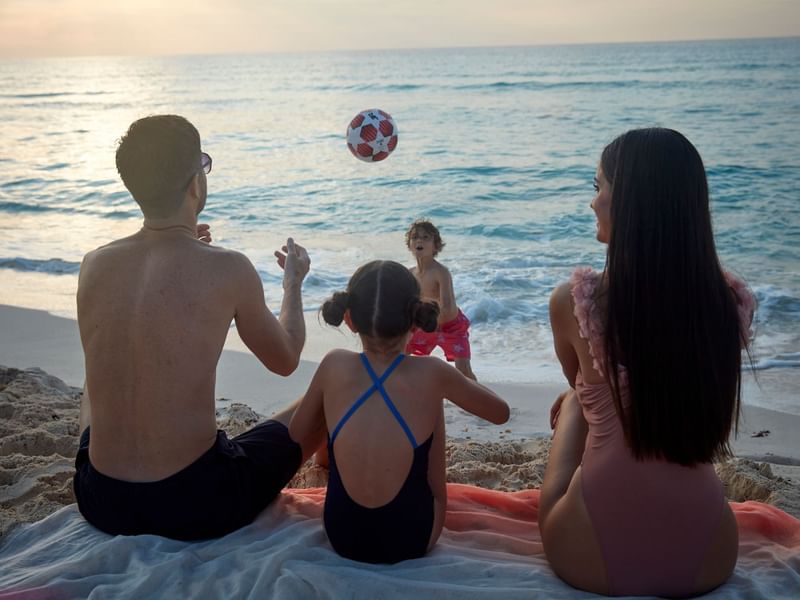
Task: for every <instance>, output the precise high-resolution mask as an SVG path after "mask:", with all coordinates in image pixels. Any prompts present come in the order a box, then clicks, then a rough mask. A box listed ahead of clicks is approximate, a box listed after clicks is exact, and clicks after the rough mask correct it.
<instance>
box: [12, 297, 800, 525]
mask: <svg viewBox="0 0 800 600" xmlns="http://www.w3.org/2000/svg"><path fill="white" fill-rule="evenodd" d="M314 321H315V320H314ZM312 326H313V325H309V327H312ZM319 327H320V329H322V326H321V325H319ZM0 330H2V331H3V338H2V340H0V366H2V367H5V368H2V369H0V416H2V417H3V419H2V420H1V421H0V521H1V522H2V523H0V539H1V538H2V535H4V533H5V532H7V531H8V529H9V528H11V527H13V526H15V525H16V524H19V523H24V522H31V521H36V520H38V519H41V518H43V517H44V516H46V515H48V514H50V513H51V512H53V511H54V510H56V509H58V508H60V507H61V506H63V505H65V504H71V503H72V502H74V498H73V496H72V486H71V477H72V474H73V472H74V470H73V469H74V468H73V464H72V463H73V460H74V453H75V449H76V448H77V442H78V424H77V420H78V407H79V400H80V393H81V387H82V384H83V353H82V350H81V346H80V339H79V335H78V330H77V323H76V322H75V321H72V320H70V319H64V318H61V317H55V316H53V315H50V314H48V313H46V312H44V311H36V310H29V309H22V308H18V307H13V306H6V305H0ZM323 333H324V335H321V336H318V335H317V331H315V330H313V329H310V328H309V332H308V338H309V341H310V344H308V346H309V347H308V348H307V349H308V352H306V351H305V350H304V353H303V359H302V360H301V363H300V366H299V367H298V369H297V371H295V373H293V374H292V375H291V376H289V377H285V378H284V377H279V376H277V375H274V374H271V373H269V372H268V371H267V370H266V369H265V368H264V367H263V366H262V365H261V364H260V363H259V361H258V360H257V359H256V358H255V357H254V356H252V355H249V354H244V353H242V352H238V351H236V350H233V349H230V347H235V344H229V345H226V349H225V350H224V351H223V353H222V356H221V359H220V363H219V366H218V368H217V391H216V398H217V401H216V405H217V420H218V425H219V426H220V428H223V429H225V430H226V431H228V433H229V434H230V435H235V434H237V433H239V432H241V431H243V430H244V429H246V428H248V427H250V426H252V425H253V424H255V422H257V421H258V420H261V419H263V418H265V417H268V416H269V415H270V414H272V413H273V412H274V411H275V410H276V409H278V408H280V407H282V406H284V405H286V404H288V403H289V402H292V401H294V400H295V399H296V398H298V397H300V396H301V395H302V394H303V393H304V391H305V388H306V386H307V384H308V381H310V378H311V376H312V374H313V372H314V370H315V368H316V362H314V361H313V360H309V359H307V358H306V356H309V357H318V360H319V359H321V357H322V356H323V355H324V354H325V352H327V350H328V349H329V348H331V347H334V346H336V347H343V346H344V347H349V348H350V349H353V350H356V349H357V345H356V339H355V338H351V337H350V336H346V335H344V334H342V333H340V332H338V331H337V330H332V329H330V328H325V330H324V332H323ZM234 335H235V334H234ZM237 341H238V340H237ZM348 343H349V344H350V345H349V346H348ZM326 345H327V347H326ZM778 375H780V373H778ZM486 385H487V386H488V387H490V388H491V389H493V390H494V391H495V392H496V393H498V394H499V395H500V396H501V397H503V398H504V399H506V401H507V402H508V403H509V405H510V406H511V409H512V410H511V418H510V420H509V422H508V423H506V424H505V425H502V426H495V425H492V424H490V423H488V422H483V421H480V420H479V419H477V418H475V417H473V416H471V415H468V414H467V413H464V412H463V411H461V410H460V409H458V408H457V407H455V405H452V404H451V403H447V402H446V404H445V420H446V427H447V434H448V442H447V457H448V481H450V482H452V483H469V484H472V485H478V486H481V487H487V488H492V489H500V490H506V491H511V490H518V489H525V488H530V487H538V486H539V485H540V484H541V479H542V476H543V474H544V468H545V466H546V463H547V455H548V451H549V444H550V428H549V411H550V406H551V404H552V402H553V400H554V399H555V397H556V395H557V394H558V393H559V392H560V391H561V390H562V389H563V387H564V386H562V385H559V384H551V383H543V384H529V383H509V382H505V383H491V382H490V383H487V384H486ZM265 389H267V390H269V391H270V394H271V398H272V400H271V401H269V400H267V399H265V398H264V397H263V390H265ZM745 392H746V390H744V391H743V399H744V400H745V402H746V400H747V396H746V395H745ZM797 430H800V416H798V415H794V414H790V413H784V412H779V411H775V410H770V409H765V408H760V407H758V406H752V405H749V404H745V405H744V406H743V413H742V419H741V421H740V423H739V434H738V436H737V437H736V438H735V439H734V440H733V441H732V447H733V451H734V456H735V457H734V458H733V459H732V460H730V461H727V462H725V463H720V464H718V465H716V467H717V471H718V474H719V475H720V478H721V479H722V480H723V482H724V483H725V486H726V493H727V496H728V498H729V499H731V500H737V501H742V500H748V499H749V500H760V501H765V502H768V503H772V504H775V505H776V506H778V507H779V508H782V509H783V510H785V511H787V512H789V513H790V514H792V515H794V516H795V517H798V518H800V440H798V438H797V435H796V431H797ZM326 480H327V473H326V472H321V470H320V468H318V467H317V468H313V467H309V466H308V465H307V466H306V467H305V468H304V469H302V470H301V472H300V474H299V475H298V476H297V477H295V480H293V485H295V486H297V487H317V486H321V485H324V484H325V482H326Z"/></svg>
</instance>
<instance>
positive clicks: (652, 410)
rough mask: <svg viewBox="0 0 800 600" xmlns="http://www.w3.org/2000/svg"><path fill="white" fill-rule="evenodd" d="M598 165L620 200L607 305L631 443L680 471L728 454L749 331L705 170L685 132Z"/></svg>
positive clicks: (609, 359) (645, 135) (659, 135)
mask: <svg viewBox="0 0 800 600" xmlns="http://www.w3.org/2000/svg"><path fill="white" fill-rule="evenodd" d="M600 167H601V169H602V171H603V174H604V175H605V177H606V179H607V180H608V182H609V183H610V185H611V189H612V195H611V236H610V239H609V244H608V255H607V257H606V267H605V277H606V280H607V287H606V288H605V290H606V293H607V296H606V298H605V299H604V300H603V299H600V298H598V300H599V301H600V305H601V306H602V305H603V304H605V307H606V311H607V313H606V335H605V365H606V370H607V373H608V379H609V384H610V386H611V390H612V393H613V397H614V402H615V404H616V408H617V412H618V414H619V415H620V418H621V419H622V424H623V427H624V430H625V435H626V438H627V441H628V444H629V445H630V447H631V449H632V451H633V453H634V455H635V456H636V457H637V458H639V459H644V458H663V459H666V460H668V461H671V462H675V463H679V464H682V465H693V464H696V463H701V462H710V461H712V460H713V459H714V458H721V457H725V456H729V455H730V453H731V449H730V445H729V443H728V438H729V435H730V432H731V427H732V425H735V427H737V428H738V423H739V410H740V397H741V390H740V387H741V348H742V345H743V344H744V343H745V339H746V337H745V336H746V333H745V332H743V331H741V330H740V329H741V326H740V323H739V318H738V316H737V309H736V298H735V296H734V293H733V291H732V290H731V289H730V287H729V285H728V283H727V282H726V280H725V276H724V275H723V272H722V268H721V267H720V263H719V259H718V258H717V253H716V248H715V246H714V236H713V233H712V228H711V215H710V212H709V198H708V184H707V182H706V173H705V169H704V167H703V161H702V159H701V158H700V155H699V154H698V152H697V150H696V149H695V147H694V146H693V145H692V144H691V142H689V140H687V139H686V138H685V137H684V136H683V135H681V134H680V133H678V132H677V131H673V130H671V129H638V130H633V131H629V132H627V133H625V134H623V135H621V136H619V137H618V138H617V139H615V140H614V141H613V142H611V144H609V145H608V146H607V147H606V148H605V149H604V150H603V154H602V157H601V160H600ZM620 365H624V367H625V369H626V371H627V378H628V389H629V393H630V406H627V407H624V406H623V405H622V401H621V395H620V385H621V384H620V381H621V373H620V368H619V367H620Z"/></svg>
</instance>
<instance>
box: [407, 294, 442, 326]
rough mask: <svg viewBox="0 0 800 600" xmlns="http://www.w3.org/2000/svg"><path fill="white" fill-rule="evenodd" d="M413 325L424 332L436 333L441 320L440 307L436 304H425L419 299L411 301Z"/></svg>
mask: <svg viewBox="0 0 800 600" xmlns="http://www.w3.org/2000/svg"><path fill="white" fill-rule="evenodd" d="M410 309H411V324H412V325H416V326H417V327H419V328H420V329H422V331H426V332H428V333H430V332H431V331H436V327H437V325H438V320H439V305H438V304H437V303H436V302H424V301H422V300H420V299H419V298H415V299H414V300H412V301H411V306H410Z"/></svg>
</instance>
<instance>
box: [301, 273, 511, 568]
mask: <svg viewBox="0 0 800 600" xmlns="http://www.w3.org/2000/svg"><path fill="white" fill-rule="evenodd" d="M322 316H323V318H324V319H325V322H326V323H328V324H330V325H339V324H341V322H342V321H344V322H345V323H346V324H347V326H348V327H349V328H350V329H351V330H352V331H354V332H356V333H357V334H358V335H359V337H360V338H361V344H362V346H363V349H364V351H363V352H362V353H360V354H359V353H355V352H351V351H349V350H332V351H331V352H329V353H328V354H327V355H326V356H325V358H323V359H322V362H321V363H320V365H319V367H318V368H317V371H316V373H315V374H314V377H313V378H312V380H311V384H310V385H309V388H308V391H307V392H306V394H305V396H304V397H303V399H302V401H301V403H300V406H299V407H298V408H297V410H296V412H295V414H294V416H293V417H292V420H291V423H290V425H289V431H290V434H291V436H292V438H293V439H294V440H296V441H298V442H300V441H301V440H304V441H308V440H313V439H315V437H316V436H318V435H319V432H320V431H321V430H327V432H328V454H329V459H330V479H329V481H328V491H327V494H326V498H325V510H324V515H323V520H324V524H325V531H326V533H327V534H328V539H329V540H330V542H331V545H332V546H333V548H334V549H335V550H336V552H338V553H339V554H340V555H342V556H344V557H346V558H351V559H354V560H359V561H363V562H370V563H395V562H398V561H401V560H406V559H410V558H418V557H420V556H423V555H424V554H425V553H427V551H428V550H429V549H430V548H431V547H432V546H433V545H434V544H435V543H436V540H437V539H438V538H439V534H440V533H441V531H442V525H443V524H444V515H445V508H446V505H447V490H446V485H445V481H446V480H445V430H444V411H443V399H444V398H445V396H446V397H447V398H448V399H449V400H450V401H451V402H453V403H454V404H456V405H458V406H459V407H461V408H462V409H464V410H466V411H468V412H470V413H472V414H474V415H477V416H479V417H481V418H484V419H486V420H488V421H491V422H492V423H496V424H501V423H505V422H506V421H507V420H508V416H509V409H508V405H507V404H506V403H505V402H504V401H503V400H502V399H501V398H499V397H498V396H497V395H496V394H495V393H494V392H492V391H491V390H489V389H487V388H485V387H483V386H482V385H480V384H478V383H476V382H474V381H472V380H470V379H468V378H466V377H464V376H462V375H461V374H460V373H459V372H457V371H456V370H455V369H453V368H452V367H450V366H449V365H447V364H445V363H444V362H442V361H440V360H439V359H436V358H431V357H408V356H406V355H405V352H404V350H405V347H406V343H407V341H408V338H409V335H410V333H411V328H412V327H414V326H416V327H419V328H421V329H424V330H428V331H431V330H433V329H434V328H435V327H436V319H437V316H438V307H437V306H436V304H434V303H432V302H425V301H422V300H421V299H420V288H419V283H418V282H417V280H416V279H415V278H414V277H413V276H412V275H411V273H410V272H409V271H408V269H406V268H405V267H404V266H403V265H401V264H399V263H396V262H392V261H373V262H370V263H367V264H366V265H364V266H362V267H360V268H359V269H358V270H357V271H356V272H355V273H354V274H353V276H352V277H351V278H350V282H349V283H348V286H347V290H346V291H345V292H337V293H335V294H334V295H333V296H332V297H331V298H330V299H329V300H327V301H326V302H325V303H324V304H323V305H322ZM301 443H304V442H301Z"/></svg>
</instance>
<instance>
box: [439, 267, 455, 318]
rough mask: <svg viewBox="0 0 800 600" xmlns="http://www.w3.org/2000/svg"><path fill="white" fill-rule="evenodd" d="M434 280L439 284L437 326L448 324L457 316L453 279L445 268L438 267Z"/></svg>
mask: <svg viewBox="0 0 800 600" xmlns="http://www.w3.org/2000/svg"><path fill="white" fill-rule="evenodd" d="M436 279H437V282H438V284H439V325H444V324H445V323H449V322H450V321H452V320H453V319H455V318H456V316H457V315H458V305H457V304H456V292H455V290H454V289H453V278H452V277H451V275H450V271H449V270H448V269H447V267H445V266H443V265H440V268H439V269H437V273H436Z"/></svg>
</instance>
